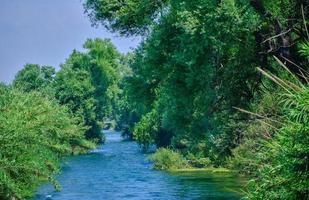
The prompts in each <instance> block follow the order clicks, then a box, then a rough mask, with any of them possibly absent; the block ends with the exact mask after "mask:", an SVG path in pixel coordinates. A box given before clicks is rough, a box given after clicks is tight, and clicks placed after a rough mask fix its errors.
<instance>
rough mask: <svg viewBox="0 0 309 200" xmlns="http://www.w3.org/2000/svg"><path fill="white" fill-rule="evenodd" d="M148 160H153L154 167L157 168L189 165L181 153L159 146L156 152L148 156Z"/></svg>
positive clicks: (166, 168) (176, 167)
mask: <svg viewBox="0 0 309 200" xmlns="http://www.w3.org/2000/svg"><path fill="white" fill-rule="evenodd" d="M150 160H151V161H153V162H154V168H155V169H158V170H172V169H182V168H188V167H189V164H188V162H187V161H186V160H185V159H184V158H183V156H182V155H181V154H179V153H177V152H175V151H173V150H170V149H166V148H159V149H158V150H157V151H156V153H154V154H153V155H151V156H150Z"/></svg>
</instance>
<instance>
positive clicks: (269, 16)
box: [85, 0, 309, 199]
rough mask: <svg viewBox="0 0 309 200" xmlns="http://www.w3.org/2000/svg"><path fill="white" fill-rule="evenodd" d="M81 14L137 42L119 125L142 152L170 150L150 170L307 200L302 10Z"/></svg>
mask: <svg viewBox="0 0 309 200" xmlns="http://www.w3.org/2000/svg"><path fill="white" fill-rule="evenodd" d="M85 9H86V12H87V13H88V14H89V17H90V18H91V20H92V22H93V23H97V24H103V25H104V26H106V27H107V28H109V29H110V30H112V31H116V32H120V34H122V35H125V36H127V35H141V36H142V37H143V39H144V40H143V42H142V43H141V45H140V46H139V48H137V49H136V50H135V52H134V54H133V55H132V57H130V59H129V65H130V68H131V70H132V73H131V74H130V75H128V76H127V77H125V79H124V80H125V81H124V83H123V84H122V89H123V92H122V95H121V102H122V104H121V105H122V107H121V109H120V111H121V112H120V116H119V122H121V123H122V124H123V125H122V126H123V127H125V133H126V134H127V135H128V136H129V137H133V138H135V139H136V140H137V142H138V143H139V144H140V145H141V147H142V148H143V149H144V150H147V149H148V148H149V147H151V146H152V145H156V146H157V147H168V148H169V149H171V150H172V151H171V152H170V151H168V150H163V149H160V150H159V151H158V153H157V154H155V155H154V156H153V160H154V161H155V162H156V163H155V166H156V167H157V168H160V169H168V168H180V166H179V163H181V162H182V161H181V162H180V161H179V160H182V159H181V157H183V158H184V159H185V160H187V161H188V162H192V163H194V162H196V164H195V165H196V167H203V165H205V166H207V165H208V166H213V167H229V168H231V169H236V170H239V171H240V172H241V173H245V174H247V175H248V176H249V177H251V179H252V180H251V181H250V182H249V183H250V184H249V187H248V195H247V196H248V198H250V199H309V190H308V188H309V179H308V176H309V172H308V165H309V161H308V160H309V159H308V155H309V151H308V146H309V135H308V130H307V124H308V123H307V119H308V118H309V117H308V116H309V113H308V108H307V107H308V94H307V91H308V87H309V86H308V78H307V77H308V73H307V71H308V66H309V64H308V58H309V54H308V52H309V51H308V46H309V45H308V42H307V40H308V39H309V34H308V29H307V21H306V19H308V18H309V12H308V9H309V4H308V2H307V1H298V0H283V1H277V0H267V1H266V0H265V1H264V0H249V1H245V0H223V1H222V0H220V1H219V0H196V1H192V0H154V1H148V0H127V1H125V3H124V2H122V1H108V0H87V1H86V3H85ZM274 56H275V57H274ZM258 68H260V69H262V70H257V69H258ZM263 74H264V75H263ZM175 152H178V153H180V155H179V154H178V153H175ZM203 163H204V164H203ZM200 164H201V165H202V166H199V165H200Z"/></svg>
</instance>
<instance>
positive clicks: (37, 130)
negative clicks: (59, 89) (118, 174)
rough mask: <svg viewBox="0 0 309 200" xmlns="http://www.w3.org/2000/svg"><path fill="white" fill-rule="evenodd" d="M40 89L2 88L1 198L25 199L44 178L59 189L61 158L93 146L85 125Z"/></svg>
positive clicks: (0, 106)
mask: <svg viewBox="0 0 309 200" xmlns="http://www.w3.org/2000/svg"><path fill="white" fill-rule="evenodd" d="M79 121H80V120H79V119H77V118H74V117H73V116H72V115H71V114H69V113H68V110H67V108H66V107H62V106H59V105H58V104H57V103H56V102H55V101H52V100H48V99H47V98H45V97H43V96H42V95H41V94H39V93H37V92H32V93H23V92H21V91H18V90H15V89H10V88H6V87H0V199H13V198H15V199H24V198H26V197H29V196H31V195H33V192H34V190H35V189H36V187H37V186H38V185H39V184H40V183H41V182H42V181H50V182H52V183H53V184H54V185H55V186H56V187H57V188H58V186H59V185H58V184H57V182H56V181H55V180H54V178H53V174H54V173H56V172H58V171H59V163H60V159H61V157H63V156H65V155H68V154H71V153H72V152H73V151H75V152H76V151H78V152H80V151H85V150H86V149H87V148H90V147H91V145H90V144H89V142H85V139H84V136H83V133H84V131H85V130H86V128H85V127H83V126H82V125H80V123H79Z"/></svg>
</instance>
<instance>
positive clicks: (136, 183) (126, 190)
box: [32, 131, 242, 200]
mask: <svg viewBox="0 0 309 200" xmlns="http://www.w3.org/2000/svg"><path fill="white" fill-rule="evenodd" d="M105 134H106V139H107V141H106V144H104V145H102V146H100V147H98V149H96V150H94V151H92V152H91V153H90V154H87V155H81V156H74V157H70V158H68V159H66V160H65V162H64V165H63V170H62V173H61V174H60V175H59V176H58V177H57V180H58V181H59V182H60V184H61V186H62V189H61V191H60V192H56V191H55V190H54V188H53V187H52V186H51V185H50V184H46V185H43V186H42V187H41V188H39V190H38V192H37V194H36V196H35V197H34V198H32V200H45V199H46V200H47V199H49V200H105V199H107V200H109V199H120V200H127V199H128V200H148V199H149V200H150V199H151V200H152V199H154V200H156V199H162V200H174V199H175V200H176V199H177V200H178V199H196V200H199V199H200V200H202V199H203V200H204V199H214V200H221V199H222V200H225V199H231V200H234V199H235V200H236V199H240V196H239V193H237V192H235V191H239V190H240V187H241V182H242V181H241V179H239V178H236V177H233V176H231V175H226V174H225V175H222V174H221V175H212V174H209V173H192V172H191V173H177V174H171V173H167V172H161V171H155V170H152V164H151V163H150V162H149V161H148V160H147V155H146V154H142V153H141V152H140V150H139V148H138V146H137V144H136V143H135V142H131V141H125V140H123V139H122V138H121V136H120V133H119V132H114V131H105Z"/></svg>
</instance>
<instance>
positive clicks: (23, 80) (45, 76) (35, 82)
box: [13, 64, 56, 92]
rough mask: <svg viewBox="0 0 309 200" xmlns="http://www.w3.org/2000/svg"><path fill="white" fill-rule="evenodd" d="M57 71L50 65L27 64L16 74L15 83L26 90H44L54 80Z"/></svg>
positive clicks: (17, 86)
mask: <svg viewBox="0 0 309 200" xmlns="http://www.w3.org/2000/svg"><path fill="white" fill-rule="evenodd" d="M55 73H56V71H55V68H53V67H50V66H42V67H40V66H39V65H35V64H27V65H25V66H24V68H23V69H22V70H20V71H19V72H18V73H17V74H16V76H15V79H14V81H13V85H14V87H16V88H19V89H21V90H22V91H24V92H30V91H34V90H36V91H43V90H46V89H47V87H48V86H49V85H50V84H51V83H52V82H53V79H54V76H55ZM45 92H46V91H45Z"/></svg>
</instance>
